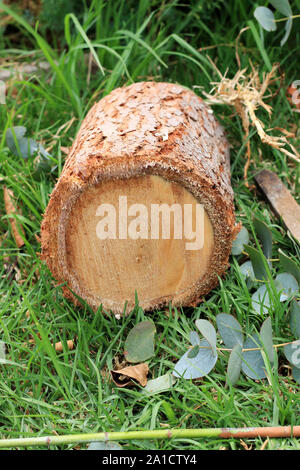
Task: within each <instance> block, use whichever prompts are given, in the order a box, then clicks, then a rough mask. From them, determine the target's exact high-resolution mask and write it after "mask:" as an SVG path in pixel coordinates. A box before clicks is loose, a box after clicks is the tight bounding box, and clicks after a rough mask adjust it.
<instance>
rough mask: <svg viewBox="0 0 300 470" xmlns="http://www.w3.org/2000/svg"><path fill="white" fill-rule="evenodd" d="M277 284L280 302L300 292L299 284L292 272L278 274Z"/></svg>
mask: <svg viewBox="0 0 300 470" xmlns="http://www.w3.org/2000/svg"><path fill="white" fill-rule="evenodd" d="M275 286H276V290H277V292H278V293H280V302H284V301H285V300H287V299H288V298H289V297H291V296H293V295H294V294H296V293H297V292H299V285H298V282H297V281H296V279H295V277H294V276H293V275H292V274H290V273H282V274H278V276H277V277H276V279H275Z"/></svg>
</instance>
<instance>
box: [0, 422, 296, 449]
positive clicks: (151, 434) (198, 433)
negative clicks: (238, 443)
mask: <svg viewBox="0 0 300 470" xmlns="http://www.w3.org/2000/svg"><path fill="white" fill-rule="evenodd" d="M204 437H205V438H206V437H215V438H221V439H227V438H235V439H245V438H255V437H264V438H267V437H272V438H274V437H279V438H280V437H281V438H284V437H285V438H288V437H300V426H293V427H292V426H274V427H273V426H268V427H256V428H206V429H165V430H157V431H128V432H99V433H94V434H93V433H91V434H69V435H65V436H44V437H29V438H20V439H2V440H0V448H10V447H27V446H30V447H32V446H44V445H46V446H50V445H62V444H74V443H79V442H95V441H123V440H125V441H129V440H141V439H179V438H204Z"/></svg>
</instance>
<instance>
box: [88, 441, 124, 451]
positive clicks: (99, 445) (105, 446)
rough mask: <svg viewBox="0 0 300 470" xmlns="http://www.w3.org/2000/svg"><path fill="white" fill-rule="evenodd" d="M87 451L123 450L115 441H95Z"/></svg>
mask: <svg viewBox="0 0 300 470" xmlns="http://www.w3.org/2000/svg"><path fill="white" fill-rule="evenodd" d="M87 450H123V448H122V447H121V446H120V444H118V443H117V442H114V441H93V442H91V443H90V445H89V446H88V448H87Z"/></svg>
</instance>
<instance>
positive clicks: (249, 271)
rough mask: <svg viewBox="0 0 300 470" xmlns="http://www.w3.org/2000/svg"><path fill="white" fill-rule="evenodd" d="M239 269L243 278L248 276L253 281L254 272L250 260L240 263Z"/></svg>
mask: <svg viewBox="0 0 300 470" xmlns="http://www.w3.org/2000/svg"><path fill="white" fill-rule="evenodd" d="M240 271H241V273H242V276H243V277H244V279H247V278H250V279H251V280H252V281H255V274H254V271H253V266H252V263H251V261H246V262H245V263H243V264H241V265H240Z"/></svg>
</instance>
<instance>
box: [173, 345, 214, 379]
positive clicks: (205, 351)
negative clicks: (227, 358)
mask: <svg viewBox="0 0 300 470" xmlns="http://www.w3.org/2000/svg"><path fill="white" fill-rule="evenodd" d="M189 352H190V351H187V352H186V353H185V354H184V355H183V356H182V357H181V358H180V359H179V361H178V362H177V364H176V365H175V367H174V371H173V375H174V376H175V377H182V378H184V379H199V378H200V377H203V376H205V375H207V374H209V372H210V371H211V370H212V369H213V367H214V366H215V363H216V362H217V358H218V356H217V355H214V353H213V351H212V348H211V345H210V344H209V342H208V341H207V340H206V339H202V340H201V341H200V345H199V352H198V354H197V356H196V357H194V358H192V359H190V358H189V357H188V354H189Z"/></svg>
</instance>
